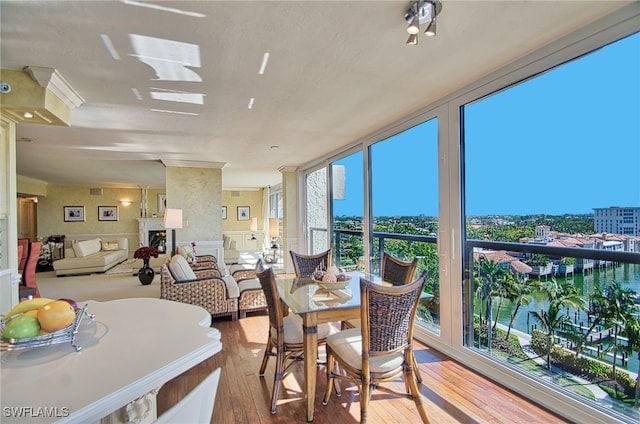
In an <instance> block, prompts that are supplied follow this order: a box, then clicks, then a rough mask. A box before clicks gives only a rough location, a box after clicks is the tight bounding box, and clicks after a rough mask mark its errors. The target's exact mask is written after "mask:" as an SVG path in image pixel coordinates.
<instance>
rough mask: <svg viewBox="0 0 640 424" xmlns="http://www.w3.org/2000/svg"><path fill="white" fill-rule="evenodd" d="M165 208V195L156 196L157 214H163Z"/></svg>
mask: <svg viewBox="0 0 640 424" xmlns="http://www.w3.org/2000/svg"><path fill="white" fill-rule="evenodd" d="M166 208H167V195H166V194H158V213H164V210H165V209H166Z"/></svg>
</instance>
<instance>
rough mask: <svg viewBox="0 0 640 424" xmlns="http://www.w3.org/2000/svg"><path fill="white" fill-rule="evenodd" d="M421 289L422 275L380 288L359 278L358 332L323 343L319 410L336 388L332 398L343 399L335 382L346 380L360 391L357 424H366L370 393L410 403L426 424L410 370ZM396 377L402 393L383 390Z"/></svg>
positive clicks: (343, 333) (340, 333) (413, 376)
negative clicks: (402, 386)
mask: <svg viewBox="0 0 640 424" xmlns="http://www.w3.org/2000/svg"><path fill="white" fill-rule="evenodd" d="M424 283H425V274H422V275H421V276H420V277H419V278H418V279H417V280H415V281H414V282H412V283H409V284H405V285H403V286H383V285H380V284H375V283H372V282H371V281H368V280H367V279H365V278H360V297H361V301H362V303H361V307H360V316H361V320H362V327H361V328H352V329H349V330H344V331H340V332H339V333H336V334H333V335H330V336H329V337H327V345H326V350H327V385H326V392H325V396H324V399H323V401H322V403H323V405H327V404H328V402H329V398H330V397H331V391H332V388H333V387H334V386H335V389H336V393H337V394H338V395H340V394H341V393H340V387H339V386H337V385H336V384H335V383H337V382H336V381H335V380H336V379H338V380H347V381H350V382H352V383H354V384H356V385H357V386H358V389H359V391H360V422H361V423H366V422H367V411H368V406H369V401H370V399H371V392H372V391H373V390H374V389H377V390H380V391H383V392H385V393H388V394H393V395H397V396H401V397H408V398H410V399H412V400H413V401H414V402H415V404H416V407H417V409H418V413H419V414H420V418H421V419H422V422H423V423H429V417H428V415H427V412H426V410H425V409H424V405H423V404H422V398H421V395H420V391H419V390H418V384H417V383H416V376H415V369H414V365H413V323H414V321H415V317H416V310H417V308H418V301H419V300H420V294H421V293H422V289H423V287H424ZM336 365H337V367H336ZM329 370H333V371H331V372H329ZM336 370H339V371H336ZM400 376H403V379H404V383H405V388H406V391H405V392H400V391H397V390H394V389H392V388H390V387H386V386H384V385H381V383H386V382H392V381H395V380H397V379H398V378H399V377H400Z"/></svg>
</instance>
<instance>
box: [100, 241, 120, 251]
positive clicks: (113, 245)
mask: <svg viewBox="0 0 640 424" xmlns="http://www.w3.org/2000/svg"><path fill="white" fill-rule="evenodd" d="M118 249H120V245H119V244H118V242H117V241H103V242H102V250H105V251H111V250H118Z"/></svg>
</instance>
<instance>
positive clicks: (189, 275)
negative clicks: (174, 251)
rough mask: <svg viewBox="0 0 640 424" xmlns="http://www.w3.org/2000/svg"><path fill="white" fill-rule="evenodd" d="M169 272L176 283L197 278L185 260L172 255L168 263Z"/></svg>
mask: <svg viewBox="0 0 640 424" xmlns="http://www.w3.org/2000/svg"><path fill="white" fill-rule="evenodd" d="M169 270H170V271H171V273H172V274H173V276H174V277H175V279H176V281H177V282H180V281H189V280H195V279H196V278H197V277H196V274H195V273H194V272H193V269H191V267H190V266H189V263H188V262H187V260H186V259H185V258H184V257H183V256H181V255H173V257H172V258H171V263H169Z"/></svg>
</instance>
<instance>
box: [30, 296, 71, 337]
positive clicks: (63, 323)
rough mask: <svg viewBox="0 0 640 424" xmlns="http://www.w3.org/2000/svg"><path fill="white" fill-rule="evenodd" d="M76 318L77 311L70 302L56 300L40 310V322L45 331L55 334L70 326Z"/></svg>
mask: <svg viewBox="0 0 640 424" xmlns="http://www.w3.org/2000/svg"><path fill="white" fill-rule="evenodd" d="M75 318H76V311H75V310H74V309H73V306H71V305H70V304H69V302H65V301H64V300H54V301H53V302H49V303H47V304H46V305H44V306H42V307H41V308H40V309H38V321H40V327H42V329H43V330H44V331H48V332H53V331H58V330H61V329H63V328H65V327H67V326H69V325H70V324H71V323H72V322H73V320H74V319H75Z"/></svg>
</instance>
